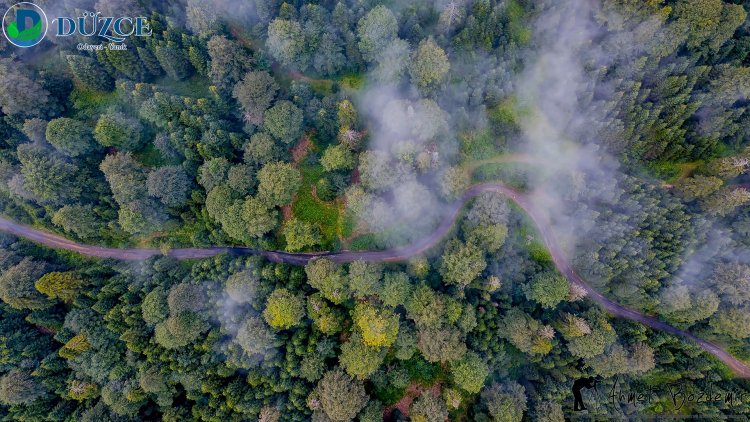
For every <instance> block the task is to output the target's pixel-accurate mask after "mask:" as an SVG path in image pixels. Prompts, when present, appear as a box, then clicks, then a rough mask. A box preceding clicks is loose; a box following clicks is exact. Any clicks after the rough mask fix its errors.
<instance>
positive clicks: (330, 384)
mask: <svg viewBox="0 0 750 422" xmlns="http://www.w3.org/2000/svg"><path fill="white" fill-rule="evenodd" d="M313 396H314V398H313V400H311V401H313V402H314V403H315V404H317V405H319V406H320V408H321V409H322V410H323V411H324V412H325V413H326V415H328V417H329V418H331V419H332V420H334V421H349V420H352V419H354V417H355V416H357V413H359V411H360V410H362V408H364V407H365V405H366V404H367V400H368V396H367V393H365V387H364V385H363V384H362V382H360V381H357V380H355V379H353V378H352V377H350V376H348V375H347V374H345V373H344V371H342V370H341V368H335V369H333V370H330V371H328V372H326V374H325V375H323V378H322V379H321V380H320V381H319V382H318V385H317V386H316V387H315V390H313Z"/></svg>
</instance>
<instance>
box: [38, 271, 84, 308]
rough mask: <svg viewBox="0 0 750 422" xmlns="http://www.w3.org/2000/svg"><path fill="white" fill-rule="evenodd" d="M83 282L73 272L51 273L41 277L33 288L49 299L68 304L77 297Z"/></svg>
mask: <svg viewBox="0 0 750 422" xmlns="http://www.w3.org/2000/svg"><path fill="white" fill-rule="evenodd" d="M83 285H84V281H83V280H82V279H81V278H80V277H79V276H78V275H77V274H76V273H74V272H72V271H66V272H59V271H53V272H51V273H47V274H45V275H43V276H41V277H40V278H39V279H38V280H37V281H36V283H34V286H35V287H36V289H37V290H39V291H40V292H42V293H44V294H45V295H47V297H48V298H50V299H60V300H62V301H63V302H66V303H70V302H72V301H73V299H75V298H76V296H78V292H79V291H80V289H81V287H83Z"/></svg>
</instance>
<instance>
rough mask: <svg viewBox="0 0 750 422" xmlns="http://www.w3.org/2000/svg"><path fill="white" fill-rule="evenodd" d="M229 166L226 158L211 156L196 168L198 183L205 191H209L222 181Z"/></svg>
mask: <svg viewBox="0 0 750 422" xmlns="http://www.w3.org/2000/svg"><path fill="white" fill-rule="evenodd" d="M230 167H231V165H230V164H229V161H227V159H226V158H212V159H210V160H208V161H206V162H204V163H203V164H202V165H201V166H200V168H198V183H200V185H201V186H203V188H205V189H206V192H210V191H211V190H213V189H214V188H215V187H217V186H219V185H220V184H222V183H224V181H225V180H226V178H227V173H229V168H230Z"/></svg>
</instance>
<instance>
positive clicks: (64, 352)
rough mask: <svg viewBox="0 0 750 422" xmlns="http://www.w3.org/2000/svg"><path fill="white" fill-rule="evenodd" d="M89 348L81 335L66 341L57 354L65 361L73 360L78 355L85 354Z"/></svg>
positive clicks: (89, 345)
mask: <svg viewBox="0 0 750 422" xmlns="http://www.w3.org/2000/svg"><path fill="white" fill-rule="evenodd" d="M90 347H91V344H89V342H88V340H86V335H85V334H83V333H79V334H77V335H76V336H75V337H73V338H71V339H70V340H68V342H67V343H65V345H64V346H63V347H61V348H60V350H59V351H58V352H57V353H58V354H59V355H60V356H61V357H63V358H65V359H73V358H74V357H76V356H78V355H79V354H81V353H83V352H85V351H86V350H88V349H89V348H90Z"/></svg>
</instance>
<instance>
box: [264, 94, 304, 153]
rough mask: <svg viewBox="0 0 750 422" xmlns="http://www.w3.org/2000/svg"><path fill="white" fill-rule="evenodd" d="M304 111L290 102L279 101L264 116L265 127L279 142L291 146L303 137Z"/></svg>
mask: <svg viewBox="0 0 750 422" xmlns="http://www.w3.org/2000/svg"><path fill="white" fill-rule="evenodd" d="M302 119H303V115H302V110H300V109H299V108H298V107H297V106H295V105H294V104H292V103H291V102H290V101H278V102H277V103H276V105H274V106H273V107H271V108H269V109H268V110H266V111H265V113H264V114H263V127H264V128H265V129H266V130H268V132H269V133H270V134H271V135H272V136H273V137H274V138H275V139H276V140H278V141H280V142H282V143H284V144H291V143H294V142H295V141H297V140H298V139H299V138H300V136H302V132H303V128H302Z"/></svg>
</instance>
